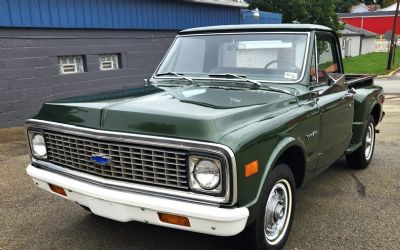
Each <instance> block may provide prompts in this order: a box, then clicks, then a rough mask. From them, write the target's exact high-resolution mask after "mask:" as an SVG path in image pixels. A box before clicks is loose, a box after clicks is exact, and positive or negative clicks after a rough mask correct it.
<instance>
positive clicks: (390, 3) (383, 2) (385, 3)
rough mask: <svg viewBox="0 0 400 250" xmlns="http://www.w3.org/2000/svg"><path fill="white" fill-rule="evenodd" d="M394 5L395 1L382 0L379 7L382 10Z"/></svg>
mask: <svg viewBox="0 0 400 250" xmlns="http://www.w3.org/2000/svg"><path fill="white" fill-rule="evenodd" d="M394 3H396V0H383V1H382V3H381V6H382V8H386V7H389V6H390V5H392V4H394Z"/></svg>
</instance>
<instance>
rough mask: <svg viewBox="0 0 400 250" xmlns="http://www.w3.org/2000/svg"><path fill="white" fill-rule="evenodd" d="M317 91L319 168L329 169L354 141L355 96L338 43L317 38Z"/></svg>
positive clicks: (329, 36)
mask: <svg viewBox="0 0 400 250" xmlns="http://www.w3.org/2000/svg"><path fill="white" fill-rule="evenodd" d="M314 47H315V50H314V55H316V56H315V58H314V61H316V63H314V65H315V71H314V72H316V74H314V79H315V86H314V89H313V91H315V92H314V93H317V95H314V97H315V98H316V102H317V105H318V109H319V113H320V120H321V122H320V124H321V127H320V136H319V138H320V141H319V158H318V168H326V167H328V166H330V165H331V164H332V163H333V162H335V161H336V160H337V159H338V158H340V156H342V155H343V153H344V152H345V150H346V149H347V147H348V146H349V144H350V140H351V137H352V123H353V113H354V105H353V104H354V99H353V94H352V93H351V92H349V88H348V86H347V83H346V81H345V77H344V74H343V69H342V64H341V63H340V62H341V61H340V54H339V53H338V51H339V47H338V44H337V40H336V39H335V37H334V36H333V35H332V34H329V33H322V34H317V35H316V46H314Z"/></svg>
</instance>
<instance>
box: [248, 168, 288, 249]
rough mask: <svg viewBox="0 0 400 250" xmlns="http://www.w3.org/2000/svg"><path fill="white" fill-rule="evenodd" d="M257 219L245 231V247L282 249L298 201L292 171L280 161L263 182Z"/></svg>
mask: <svg viewBox="0 0 400 250" xmlns="http://www.w3.org/2000/svg"><path fill="white" fill-rule="evenodd" d="M261 195H262V197H260V204H259V206H258V209H257V214H256V219H255V221H254V222H253V223H252V224H251V225H249V226H248V227H247V228H246V229H245V231H244V232H243V233H242V235H243V238H244V239H243V241H242V243H243V248H245V249H281V248H282V247H283V246H284V245H285V243H286V240H287V238H288V236H289V232H290V228H291V226H292V221H293V213H294V204H295V182H294V177H293V173H292V171H291V170H290V168H289V166H288V165H286V164H278V165H277V166H276V167H275V168H274V169H273V170H272V172H271V173H270V174H269V178H268V179H267V181H266V182H265V184H264V187H263V191H262V194H261Z"/></svg>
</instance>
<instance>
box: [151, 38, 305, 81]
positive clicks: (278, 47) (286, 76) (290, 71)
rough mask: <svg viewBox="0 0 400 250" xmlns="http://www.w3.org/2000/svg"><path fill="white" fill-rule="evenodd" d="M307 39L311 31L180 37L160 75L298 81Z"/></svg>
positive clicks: (159, 71) (166, 59)
mask: <svg viewBox="0 0 400 250" xmlns="http://www.w3.org/2000/svg"><path fill="white" fill-rule="evenodd" d="M307 39H308V35H307V33H300V34H293V33H287V34H280V33H259V34H243V33H242V34H218V35H216V34H212V35H193V36H180V37H178V38H177V39H176V40H175V42H174V44H173V45H172V47H171V49H170V50H169V52H168V54H167V56H166V57H165V59H164V61H163V62H162V64H161V65H160V67H159V69H158V71H157V72H156V75H162V74H165V73H167V74H168V72H170V73H169V74H170V75H171V72H176V73H179V74H181V75H185V76H188V77H212V76H215V75H218V74H226V73H230V74H237V75H243V76H246V77H247V78H251V79H256V80H260V81H268V82H297V81H298V80H300V78H301V77H302V72H303V68H304V58H305V54H306V48H307ZM209 75H210V76H209ZM170 77H171V76H170Z"/></svg>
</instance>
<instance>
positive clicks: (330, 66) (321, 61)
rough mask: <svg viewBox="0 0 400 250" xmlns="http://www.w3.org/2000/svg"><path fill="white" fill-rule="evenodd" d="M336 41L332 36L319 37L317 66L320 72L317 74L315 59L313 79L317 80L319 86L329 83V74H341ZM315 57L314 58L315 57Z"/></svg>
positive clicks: (312, 70)
mask: <svg viewBox="0 0 400 250" xmlns="http://www.w3.org/2000/svg"><path fill="white" fill-rule="evenodd" d="M335 44H336V43H335V41H334V40H333V38H332V37H331V36H324V35H317V46H316V53H317V57H316V59H317V61H318V62H317V65H318V72H317V73H315V67H314V65H315V59H314V58H313V63H312V64H314V65H312V67H313V68H312V69H311V71H310V72H311V79H315V80H317V82H318V83H319V84H325V83H327V82H328V74H329V73H339V72H340V71H339V63H338V57H337V50H336V46H335ZM314 53H315V50H314ZM313 57H314V56H313Z"/></svg>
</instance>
